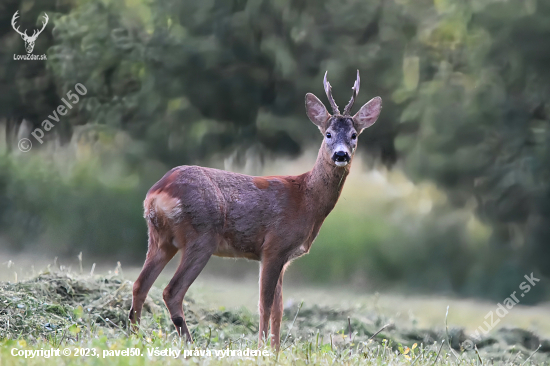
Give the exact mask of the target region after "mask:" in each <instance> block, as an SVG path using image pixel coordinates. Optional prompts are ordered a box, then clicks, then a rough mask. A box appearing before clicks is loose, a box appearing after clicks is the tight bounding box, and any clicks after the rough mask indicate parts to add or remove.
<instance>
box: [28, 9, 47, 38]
mask: <svg viewBox="0 0 550 366" xmlns="http://www.w3.org/2000/svg"><path fill="white" fill-rule="evenodd" d="M44 19H46V21H45V22H44V21H43V22H42V29H40V30H39V31H37V30H36V29H35V30H34V33H33V34H32V36H31V37H30V38H32V39H36V38H37V37H38V35H39V34H40V33H42V31H43V30H44V28H46V24H48V20H49V19H50V18H48V14H46V13H44ZM37 32H38V33H37Z"/></svg>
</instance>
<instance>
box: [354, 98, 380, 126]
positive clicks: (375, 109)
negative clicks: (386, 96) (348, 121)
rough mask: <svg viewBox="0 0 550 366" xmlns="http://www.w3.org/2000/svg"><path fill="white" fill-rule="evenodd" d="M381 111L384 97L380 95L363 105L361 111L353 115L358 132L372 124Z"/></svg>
mask: <svg viewBox="0 0 550 366" xmlns="http://www.w3.org/2000/svg"><path fill="white" fill-rule="evenodd" d="M381 111H382V98H380V97H375V98H372V99H371V100H369V101H368V102H367V103H366V104H365V105H364V106H362V107H361V109H360V110H359V112H357V113H356V114H355V116H353V123H354V124H355V129H356V130H357V132H359V133H361V132H362V131H363V130H364V129H365V128H368V127H370V126H372V125H373V124H374V122H376V120H377V119H378V116H379V115H380V112H381Z"/></svg>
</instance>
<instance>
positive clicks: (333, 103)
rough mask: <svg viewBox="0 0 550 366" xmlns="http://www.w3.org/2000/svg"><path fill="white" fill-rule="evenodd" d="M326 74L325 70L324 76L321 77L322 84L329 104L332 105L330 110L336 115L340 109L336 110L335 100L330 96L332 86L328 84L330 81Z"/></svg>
mask: <svg viewBox="0 0 550 366" xmlns="http://www.w3.org/2000/svg"><path fill="white" fill-rule="evenodd" d="M327 74H328V71H327V72H325V78H324V79H323V86H324V87H325V93H326V94H327V97H328V101H329V103H330V106H331V107H332V111H333V112H334V114H335V115H338V114H340V111H339V110H338V106H337V105H336V102H335V101H334V98H333V97H332V87H331V86H330V83H329V82H328V80H327Z"/></svg>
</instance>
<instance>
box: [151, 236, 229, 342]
mask: <svg viewBox="0 0 550 366" xmlns="http://www.w3.org/2000/svg"><path fill="white" fill-rule="evenodd" d="M219 240H220V238H219V237H218V236H217V235H210V234H206V235H202V236H199V237H198V238H196V239H195V240H192V241H188V242H187V243H186V244H185V248H184V249H183V251H182V252H183V253H182V257H181V262H180V264H179V266H178V269H177V270H176V273H175V274H174V277H172V280H170V283H169V284H168V286H166V288H165V289H164V292H163V294H162V295H163V298H164V303H165V304H166V307H167V308H168V310H169V311H170V317H171V318H172V322H173V323H174V326H175V327H176V330H177V331H178V334H179V335H180V336H183V335H185V336H186V337H187V341H188V342H193V338H192V337H191V333H190V332H189V329H188V328H187V323H186V322H185V315H184V313H183V298H184V296H185V294H186V293H187V290H188V289H189V287H190V286H191V284H192V283H193V282H194V281H195V279H196V278H197V276H198V275H199V273H200V272H201V271H202V270H203V268H204V266H205V265H206V263H207V262H208V260H209V259H210V257H211V256H212V254H213V253H214V251H215V250H216V248H217V246H218V243H219Z"/></svg>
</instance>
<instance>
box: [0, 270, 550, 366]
mask: <svg viewBox="0 0 550 366" xmlns="http://www.w3.org/2000/svg"><path fill="white" fill-rule="evenodd" d="M131 293H132V282H130V281H128V280H125V279H124V278H123V277H122V276H121V275H109V276H84V275H79V274H75V273H71V272H67V271H55V272H51V271H50V272H43V273H41V274H40V275H38V276H36V277H34V278H32V279H29V280H26V281H21V282H17V283H10V282H3V283H0V365H4V364H5V365H11V364H20V363H24V364H48V365H49V364H56V365H57V364H82V363H85V364H102V363H108V364H121V365H126V364H132V365H133V364H137V365H141V364H145V363H147V364H149V363H151V362H152V363H153V364H155V363H158V364H160V363H162V364H165V365H166V364H171V363H174V364H175V363H176V362H177V363H181V361H182V360H181V359H182V357H183V356H180V357H179V358H178V359H174V358H173V357H168V356H167V357H163V356H161V355H157V356H155V355H152V356H150V355H149V354H148V350H151V349H153V348H154V347H159V349H179V350H181V349H195V348H198V349H202V350H206V349H210V350H226V349H231V350H241V351H242V350H244V349H246V348H250V349H256V348H257V332H258V329H257V326H258V317H257V315H256V314H254V313H251V312H250V311H248V310H247V309H244V308H241V309H234V310H226V309H211V308H209V307H208V306H206V305H205V304H201V303H197V302H195V301H193V300H192V299H191V298H189V297H186V301H185V303H184V308H185V314H186V318H187V324H188V326H189V328H190V330H191V332H192V334H193V336H194V338H195V344H194V345H188V344H185V343H184V342H182V340H181V339H180V338H178V337H177V335H176V333H175V331H174V328H173V325H172V323H171V321H170V316H169V314H168V312H167V310H166V308H165V306H164V304H163V302H162V292H161V290H159V289H158V288H156V287H153V289H152V290H151V292H150V294H149V298H148V299H147V302H146V303H145V308H144V313H143V319H142V326H141V330H140V332H139V333H138V334H137V335H132V336H130V337H129V336H128V330H127V314H128V310H129V308H130V304H131V299H132V294H131ZM444 317H445V314H442V324H444ZM389 323H390V321H389V320H388V319H387V318H384V317H383V316H380V315H378V314H375V313H373V312H367V311H365V310H363V309H361V308H354V309H332V308H327V307H320V306H317V305H309V304H304V305H302V304H300V305H293V306H291V307H290V308H287V309H285V318H284V319H283V327H282V332H281V333H282V334H281V341H282V342H283V343H282V347H281V352H280V353H279V354H278V355H275V354H271V355H270V356H268V357H248V358H247V357H244V358H243V357H214V358H204V357H200V356H199V357H192V358H191V361H192V362H194V363H201V364H204V363H209V364H210V363H214V364H217V363H221V364H224V363H228V362H229V363H235V362H238V363H242V364H273V363H274V362H276V363H281V364H308V363H319V364H327V365H329V364H334V363H338V364H341V363H343V364H388V363H394V364H411V363H413V362H414V363H415V364H416V365H428V364H430V365H432V364H439V363H446V364H453V365H455V364H456V365H458V364H472V365H473V364H482V363H483V364H487V363H489V362H491V363H500V364H510V365H512V364H518V365H522V364H524V363H525V362H526V361H527V362H531V363H533V364H543V363H547V364H548V363H549V362H550V341H548V340H543V339H540V338H539V337H538V336H537V335H535V334H533V333H531V332H528V331H526V330H522V329H518V328H514V329H500V330H499V331H496V332H493V333H491V334H489V335H488V336H487V337H485V338H484V339H482V340H481V341H477V342H476V341H475V340H474V339H469V338H468V337H467V335H466V334H465V333H464V331H463V330H462V329H459V328H449V329H446V328H445V326H442V327H441V329H418V328H406V327H403V326H400V324H396V325H394V324H389ZM388 324H389V325H388ZM381 329H382V330H381ZM380 330H381V331H380ZM350 333H351V337H350ZM470 341H471V342H472V343H469V342H470ZM464 342H466V343H464ZM474 343H476V348H477V350H476V349H473V350H464V349H463V348H464V347H463V346H464V344H474ZM449 344H450V347H449ZM51 347H53V348H59V349H63V348H66V347H69V348H70V349H71V350H73V354H74V349H76V348H87V349H94V350H95V352H96V353H97V356H98V357H95V355H94V356H91V355H88V356H78V357H75V356H69V357H65V356H59V357H51V358H48V359H46V358H44V357H34V358H32V359H25V358H24V357H22V356H13V355H12V352H13V351H12V350H13V349H14V348H17V349H18V350H40V349H49V348H51ZM126 348H136V349H139V350H141V353H142V354H143V356H140V357H131V356H128V357H125V356H119V357H114V358H113V357H110V358H103V357H102V356H103V351H112V350H124V349H126ZM266 349H267V350H270V348H266Z"/></svg>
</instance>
